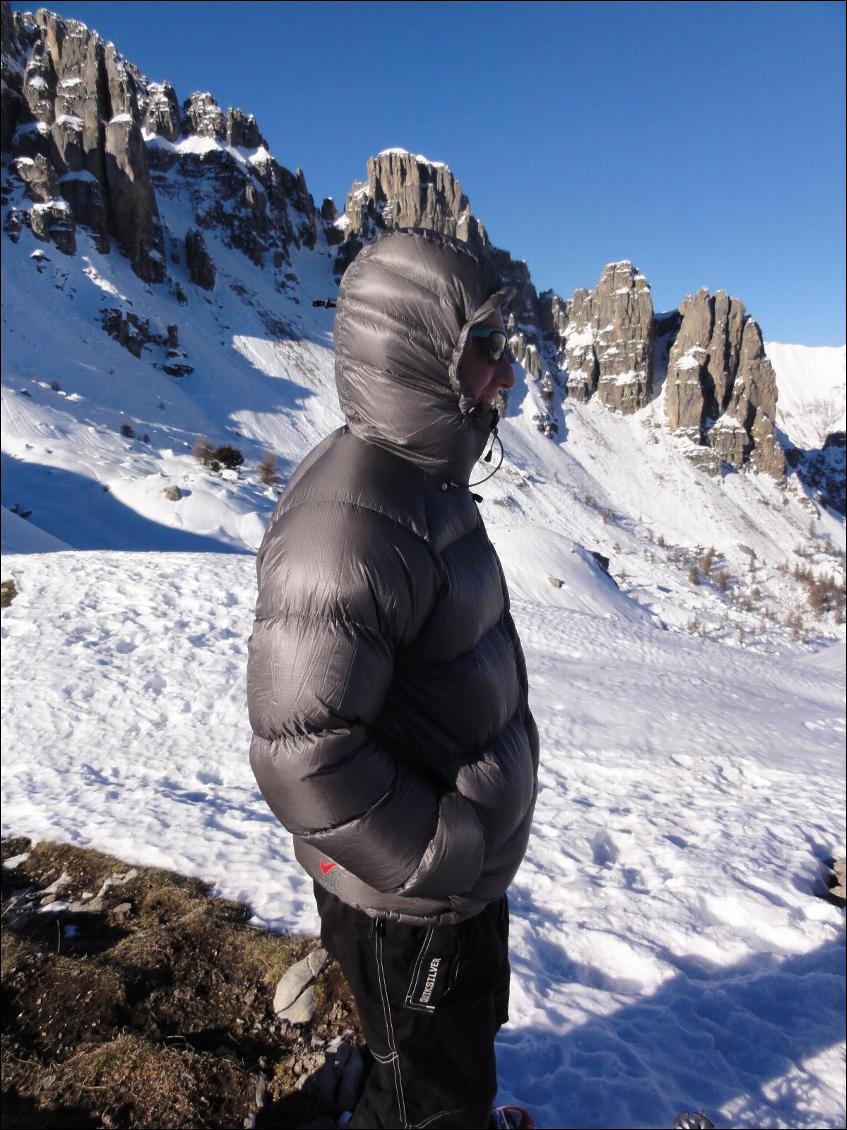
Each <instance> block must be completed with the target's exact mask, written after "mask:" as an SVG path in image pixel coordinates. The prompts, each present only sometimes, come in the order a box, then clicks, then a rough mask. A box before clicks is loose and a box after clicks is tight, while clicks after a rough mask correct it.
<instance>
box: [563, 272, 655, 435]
mask: <svg viewBox="0 0 847 1130" xmlns="http://www.w3.org/2000/svg"><path fill="white" fill-rule="evenodd" d="M562 315H564V327H563V329H561V328H560V330H559V332H560V334H561V336H562V340H563V352H564V357H563V360H564V368H565V369H566V370H567V373H568V395H569V396H571V397H573V399H575V400H581V401H585V400H588V399H589V397H590V396H592V395H593V393H595V392H596V393H597V398H598V400H600V402H601V403H602V404H605V405H606V407H608V408H614V409H616V410H617V411H619V412H625V413H631V412H636V411H638V409H639V408H643V407H644V406H645V405H646V404H647V402H648V400H649V399H650V394H651V390H652V383H653V343H654V337H655V329H654V323H653V301H652V298H651V295H650V284H649V283H648V282H647V279H646V278H645V277H644V275H642V274H641V272H640V271H638V269H637V268H635V267H633V265H632V263H630V262H628V261H624V262H622V263H610V264H609V265H608V266H607V267H606V268H605V269H604V270H603V273H602V275H601V276H600V282H599V283H598V284H597V287H596V289H595V290H593V291H589V290H577V291H575V292H574V295H573V297H572V298H571V300H570V302H569V303H567V304H566V305H565V306H564V307H563V308H562V310H561V312H560V313H559V315H558V317H557V319H556V321H557V322H558V323H559V325H560V326H561V323H562V320H563V319H562Z"/></svg>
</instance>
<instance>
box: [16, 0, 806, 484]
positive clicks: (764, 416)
mask: <svg viewBox="0 0 847 1130" xmlns="http://www.w3.org/2000/svg"><path fill="white" fill-rule="evenodd" d="M2 43H3V46H2V77H3V85H2V109H3V133H2V144H3V150H4V164H7V165H8V167H9V169H10V171H11V173H12V177H13V179H12V180H11V181H4V190H3V191H4V202H5V203H8V204H9V205H10V206H9V208H8V210H7V215H6V221H5V224H6V233H7V235H8V237H9V238H11V239H16V238H18V237H19V233H20V231H21V229H22V227H24V226H26V227H29V228H30V229H31V231H32V232H33V234H34V235H35V236H36V237H37V238H39V239H42V240H47V241H51V242H52V243H54V244H55V245H56V247H57V248H58V249H59V250H61V251H63V252H64V253H66V254H69V255H70V254H73V253H74V252H75V249H76V243H77V238H76V232H77V228H78V227H79V226H83V227H85V228H87V229H88V230H89V231H90V232H91V233H92V234H93V236H94V238H95V240H96V244H97V247H98V248H99V249H101V250H103V251H106V250H108V248H109V247H110V246H111V245H115V246H116V248H117V249H118V251H120V252H121V253H123V254H124V255H126V256H127V257H128V258H129V259H130V261H131V262H132V265H133V268H134V270H135V271H136V273H137V274H138V275H139V276H140V277H141V278H142V279H144V280H145V281H147V282H151V283H160V282H163V281H165V282H168V285H170V286H171V288H172V289H174V284H173V280H172V279H171V280H169V279H168V271H169V270H171V271H173V270H174V269H175V267H176V266H177V265H179V266H180V269H182V265H183V264H184V274H183V275H182V278H183V281H186V280H187V282H188V283H189V284H193V286H196V287H198V288H200V289H202V290H204V291H213V290H214V289H215V287H216V285H217V279H218V275H219V272H218V270H217V268H216V264H215V262H214V258H213V255H212V254H211V252H210V250H209V246H210V243H209V240H208V235H209V233H210V232H214V233H216V237H217V238H218V239H222V241H223V242H224V244H226V245H228V246H230V247H233V248H236V249H237V250H239V251H240V252H242V253H243V254H244V255H245V256H247V257H248V258H249V259H250V261H251V262H253V263H254V264H256V265H257V266H259V267H262V268H268V269H271V270H272V271H273V272H274V273H275V276H274V277H275V282H276V285H277V287H278V288H279V289H280V290H285V289H289V290H290V291H291V292H292V293H294V291H296V288H297V285H298V281H297V278H296V276H295V275H294V274H292V273H291V272H290V270H287V268H288V267H289V265H290V249H291V248H293V247H306V248H313V247H314V246H315V245H316V242H317V240H318V237H319V234H322V237H323V238H325V240H326V243H328V244H330V245H332V246H334V247H335V248H336V250H335V252H334V254H335V273H336V277H337V278H339V279H340V276H341V274H342V273H343V271H344V270H345V269H346V267H347V265H348V264H349V263H350V262H351V261H352V259H353V258H354V257H355V255H356V254H357V253H358V251H359V250H360V248H361V247H362V245H363V243H364V242H365V241H367V240H368V239H371V238H373V237H374V236H375V235H376V234H378V233H379V232H381V231H386V230H389V229H391V228H395V227H423V228H429V229H434V230H437V231H440V232H443V233H445V234H447V235H450V236H454V237H457V238H459V239H463V240H466V241H467V242H468V243H469V244H471V245H472V246H475V247H479V248H485V249H486V250H487V252H488V253H489V254H490V255H492V256H493V257H494V258H495V260H496V262H497V265H498V268H499V270H500V274H501V276H502V277H503V279H504V280H505V281H507V282H508V283H509V284H510V285H511V286H512V287H513V289H514V300H513V302H512V306H511V314H510V317H509V329H510V332H511V346H512V351H513V354H514V356H515V359H516V360H517V361H518V362H519V363H520V364H521V365H522V366H523V367H524V368H525V369H526V371H527V373H528V375H529V377H530V378H531V380H532V382H533V395H534V397H535V398H536V411H535V413H534V416H533V419H534V420H535V422H536V426H537V427H538V428H539V430H541V431H542V432H544V433H545V434H546V435H548V436H550V437H554V436H557V435H560V434H561V430H560V426H559V425H560V420H561V408H562V403H563V400H564V399H565V398H570V399H571V400H574V401H580V402H585V401H588V400H591V399H595V400H596V401H597V402H598V403H599V404H602V405H603V406H605V407H606V408H608V409H610V410H613V411H616V412H620V413H624V414H632V413H636V412H639V411H641V410H642V409H645V408H646V407H648V405H650V404H651V402H652V401H653V400H654V399H656V397H657V396H658V395H659V394H660V393H661V394H662V395H663V397H664V404H665V406H666V413H667V425H668V427H669V428H670V429H671V430H672V431H674V432H676V433H677V434H678V435H679V436H680V437H681V438H683V439H687V440H688V441H690V450H691V456H692V459H693V461H694V462H696V463H697V465H699V466H700V467H701V468H702V469H703V470H705V471H707V472H709V473H712V474H714V473H717V472H719V470H720V468H721V466H729V467H733V468H736V469H739V468H742V467H745V466H751V467H753V468H755V469H757V470H759V471H763V472H765V473H767V474H769V475H771V476H773V477H774V478H776V479H781V478H782V477H783V475H784V471H785V459H784V453H783V449H782V447H781V445H780V442H779V439H778V437H777V433H776V429H775V426H774V421H775V418H776V383H775V379H774V374H773V370H772V369H771V366H770V363H769V362H768V360H767V357H766V356H765V352H764V347H763V344H762V337H761V333H760V331H759V327H758V325H757V324H756V322H755V321H754V320H753V319H752V318H751V317H749V315H747V313H746V311H745V309H744V306H743V305H742V304H741V303H740V302H739V301H738V300H737V299H735V298H731V297H729V296H728V295H726V294H724V293H723V292H721V291H718V292H717V293H716V294H714V295H712V294H710V293H709V292H708V291H705V290H703V291H700V292H699V293H698V294H696V295H695V296H693V297H689V298H687V299H686V300H685V302H684V303H683V305H682V306H681V307H680V310H679V311H678V312H677V311H672V312H671V313H670V314H667V315H659V316H657V315H655V314H654V311H653V304H652V297H651V292H650V285H649V283H648V281H647V279H646V278H645V276H644V275H643V274H642V273H641V272H640V271H638V269H637V268H636V267H634V266H633V264H632V263H631V262H629V261H622V262H618V263H611V264H609V265H608V266H606V267H605V268H604V269H603V271H602V273H601V276H600V279H599V282H598V284H597V286H596V287H595V288H594V289H593V290H588V289H578V290H576V291H575V292H574V294H573V295H572V296H571V297H570V298H564V297H561V296H559V295H557V294H555V293H553V292H552V291H547V292H544V293H543V294H540V295H539V294H538V293H537V291H536V289H535V287H534V285H533V282H532V278H531V276H530V272H529V270H528V268H527V265H526V263H524V262H520V261H516V260H514V259H512V257H511V255H510V254H509V253H508V251H506V250H503V249H500V248H496V247H494V246H493V245H492V244H491V241H490V239H489V236H488V233H487V232H486V229H485V227H484V226H483V224H482V223H481V222H480V220H479V218H478V217H476V216H475V215H474V214H473V212H472V209H471V205H470V202H469V200H468V198H467V196H466V195H465V193H464V192H463V191H462V187H461V185H460V183H459V181H458V179H457V178H456V177H455V175H454V174H453V172H452V171H451V170H450V169H449V168H448V167H447V166H446V165H445V164H443V163H441V162H437V161H430V160H428V159H427V158H425V157H422V156H419V155H415V154H413V153H410V152H407V151H406V150H402V149H388V150H385V151H383V152H381V153H379V154H377V155H376V156H374V157H371V158H369V159H368V162H367V168H366V177H365V180H363V181H361V182H356V183H354V184H353V187H352V189H351V191H350V192H349V194H348V195H347V198H346V200H345V204H344V209H343V212H342V213H341V215H339V214H338V211H337V209H336V207H335V204H334V202H333V201H332V200H331V199H326V200H324V202H323V204H322V206H321V208H320V210H317V209H316V208H315V204H314V201H313V199H312V197H311V195H310V194H309V191H308V189H307V186H306V181H305V178H304V175H303V172H302V170H300V169H297V170H296V171H295V172H291V171H290V170H289V169H287V168H285V167H284V166H283V165H281V164H279V163H278V162H277V161H276V160H275V159H274V158H273V157H272V156H271V154H270V153H269V151H268V146H267V143H266V141H265V139H264V137H263V135H262V133H261V131H260V129H259V126H258V124H257V122H256V119H255V118H254V117H253V115H252V114H247V113H245V112H243V111H242V110H239V109H233V108H229V109H227V110H224V109H223V108H222V107H221V106H220V105H219V104H218V103H217V102H216V100H215V98H214V97H213V95H212V94H210V93H208V92H195V93H192V94H190V95H189V96H188V97H187V98H186V99H185V100H184V101H183V102H182V103H180V100H179V98H178V97H177V93H176V91H175V90H174V88H173V86H172V85H171V84H170V83H168V82H151V81H150V80H149V79H148V78H146V77H145V76H144V75H142V74H141V73H140V72H139V70H138V69H137V68H136V67H134V66H133V65H132V64H131V63H129V62H128V61H127V60H126V59H125V58H124V57H123V56H122V55H120V54H119V52H118V51H117V50H116V49H115V47H114V45H113V44H111V43H105V42H104V41H103V40H102V39H101V38H100V37H99V36H98V35H97V34H96V33H94V32H91V31H89V30H88V28H86V27H85V26H84V25H83V24H81V23H79V22H78V21H75V20H65V19H61V18H59V17H58V16H55V15H53V14H51V13H50V12H47V11H44V10H39V11H38V12H37V13H35V14H34V15H32V14H28V13H27V14H20V13H14V14H13V13H12V12H11V10H10V7H9V5H8V3H5V2H4V3H3V4H2ZM174 177H176V178H177V179H178V180H179V183H180V186H181V189H180V190H181V191H182V192H184V193H187V194H188V196H189V198H190V202H191V206H192V209H193V216H191V218H190V223H189V225H188V226H187V227H185V228H184V229H183V230H179V231H171V230H169V229H168V228H167V227H166V226H165V225H164V224H163V223H162V220H161V218H160V209H159V202H160V200H162V199H163V195H162V194H165V195H167V194H169V193H170V192H172V191H173V178H174ZM204 231H205V232H206V233H207V237H206V238H204V234H203V233H204ZM324 247H325V244H324ZM175 289H176V291H177V292H178V297H179V298H180V301H181V302H182V301H183V300H185V301H187V300H188V299H187V297H186V295H185V294H184V292H183V291H182V289H181V288H180V287H179V286H178V285H177V286H176V288H175ZM125 315H126V312H125V311H124V312H123V315H122V316H125ZM665 369H667V378H666V379H665ZM798 465H799V464H798Z"/></svg>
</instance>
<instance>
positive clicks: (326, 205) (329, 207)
mask: <svg viewBox="0 0 847 1130" xmlns="http://www.w3.org/2000/svg"><path fill="white" fill-rule="evenodd" d="M321 219H322V220H323V222H324V223H325V224H334V223H335V221H336V220H337V219H338V209H337V208H336V206H335V201H334V200H333V199H332V197H331V196H325V197H324V202H323V204H321Z"/></svg>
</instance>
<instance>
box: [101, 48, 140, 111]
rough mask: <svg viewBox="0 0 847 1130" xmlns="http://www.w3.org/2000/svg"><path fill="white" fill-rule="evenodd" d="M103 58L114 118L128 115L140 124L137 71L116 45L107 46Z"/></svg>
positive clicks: (110, 105)
mask: <svg viewBox="0 0 847 1130" xmlns="http://www.w3.org/2000/svg"><path fill="white" fill-rule="evenodd" d="M103 57H104V63H105V67H106V82H107V83H108V89H109V107H110V109H111V112H112V117H113V118H117V117H122V116H123V115H124V114H127V115H128V116H129V117H130V118H132V120H133V121H134V122H140V121H141V116H140V114H139V112H138V82H137V79H136V75H137V71H135V68H134V67H131V66H129V65H128V64H127V62H126V60H125V59H124V57H123V56H122V55H121V54H119V53H118V51H117V50H116V49H115V45H114V43H107V44H106V46H105V49H104V53H103Z"/></svg>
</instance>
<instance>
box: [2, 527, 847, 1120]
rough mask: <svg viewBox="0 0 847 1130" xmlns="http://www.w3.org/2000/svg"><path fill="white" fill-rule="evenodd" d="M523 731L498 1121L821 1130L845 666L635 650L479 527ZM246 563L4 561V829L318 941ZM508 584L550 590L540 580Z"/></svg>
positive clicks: (840, 814)
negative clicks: (266, 719) (521, 822)
mask: <svg viewBox="0 0 847 1130" xmlns="http://www.w3.org/2000/svg"><path fill="white" fill-rule="evenodd" d="M496 541H497V548H498V551H499V552H500V554H501V555H502V558H503V564H504V567H505V570H506V573H507V575H508V576H509V578H510V579H511V581H512V586H513V610H514V615H515V620H516V623H517V626H518V629H519V631H520V633H521V637H522V640H523V642H524V646H525V650H526V655H527V665H528V672H529V683H530V703H531V706H532V708H533V711H534V713H535V715H536V718H537V720H538V724H539V731H540V736H541V767H540V774H539V783H540V792H539V798H538V807H537V815H536V821H535V825H534V829H533V834H532V837H531V839H530V844H529V850H528V853H527V856H526V858H525V860H524V863H523V865H522V867H521V869H520V871H519V872H518V875H517V878H516V880H515V882H514V884H513V886H512V888H511V890H510V904H511V960H512V999H511V1006H510V1023H509V1024H508V1025H507V1026H506V1027H505V1028H504V1029H503V1030H502V1032H501V1033H500V1036H499V1037H498V1042H497V1061H498V1072H499V1078H500V1084H501V1096H500V1097H501V1100H502V1101H508V1100H510V1099H511V1100H517V1101H519V1102H521V1103H522V1104H524V1105H526V1106H528V1107H529V1108H530V1109H531V1110H532V1111H533V1112H534V1113H535V1115H536V1117H537V1119H538V1123H539V1125H541V1126H548V1127H557V1126H580V1127H598V1128H600V1127H605V1128H611V1127H631V1128H632V1127H644V1128H649V1127H662V1126H670V1125H671V1124H672V1122H673V1118H674V1115H675V1114H676V1113H677V1112H678V1111H679V1110H681V1109H684V1108H685V1107H688V1108H689V1109H691V1108H692V1107H696V1108H698V1109H701V1108H705V1109H706V1111H707V1112H708V1113H709V1114H710V1115H711V1117H712V1119H713V1121H714V1122H715V1123H716V1124H717V1125H718V1126H734V1127H761V1126H774V1127H837V1126H843V1125H844V1063H843V1051H842V1047H841V1045H840V1041H841V1040H842V1039H843V984H844V982H843V974H844V933H843V911H840V910H838V909H837V908H836V907H834V906H832V905H830V904H829V903H827V902H825V901H823V900H822V899H820V898H817V897H815V892H816V891H817V892H819V891H820V890H821V889H822V885H823V874H824V872H823V865H822V861H823V860H824V858H825V857H826V856H828V855H829V854H831V853H833V852H837V853H839V854H843V851H844V833H843V821H844V786H843V782H844V757H843V749H844V745H843V743H844V716H843V706H844V652H843V649H842V648H841V647H838V646H836V647H833V648H830V649H829V650H828V651H822V652H820V653H818V654H817V655H815V656H814V657H803V658H796V657H795V658H791V657H786V656H774V655H760V654H756V653H754V652H753V651H751V650H749V649H742V648H725V647H720V646H717V645H715V644H714V643H712V642H710V641H708V640H704V639H699V638H689V637H688V636H687V635H685V634H679V633H675V632H667V631H661V630H658V629H657V628H656V627H655V626H654V625H653V624H652V623H651V622H650V619H649V618H648V617H646V616H645V615H643V613H641V612H640V611H639V609H638V608H637V606H635V605H633V604H632V603H631V602H630V601H628V600H627V598H626V597H624V596H621V595H620V594H619V593H617V592H616V590H615V589H614V588H613V587H612V585H611V583H610V582H609V581H608V579H607V578H605V577H604V576H603V575H602V573H601V572H600V571H599V569H597V568H596V567H595V564H594V562H593V560H592V559H591V558H590V557H589V556H588V555H585V554H584V553H582V552H581V551H580V550H579V549H578V548H574V547H573V546H572V544H571V543H569V542H568V541H567V540H565V539H564V538H562V537H561V536H559V535H551V534H550V533H549V532H548V531H546V530H543V531H538V530H535V529H534V528H533V527H524V528H523V530H522V531H521V532H520V533H518V532H517V528H515V527H513V528H512V529H511V530H507V529H502V528H501V529H499V530H498V531H497V532H496ZM253 564H254V562H253V559H252V557H250V556H246V555H236V554H225V555H224V554H218V553H161V552H160V553H114V552H104V551H97V552H87V553H80V552H78V551H77V552H66V553H42V554H36V555H19V556H8V557H6V558H5V559H4V576H9V575H11V576H12V577H13V579H14V580H15V583H16V587H17V589H18V592H19V595H18V596H17V597H16V598H15V599H14V601H13V602H12V605H11V607H10V608H9V609H7V610H6V611H5V612H4V613H3V628H2V633H3V655H4V664H3V685H2V691H3V702H4V715H5V716H4V727H3V730H4V748H5V758H4V779H3V829H4V832H5V831H9V832H14V833H16V834H25V835H29V836H35V837H49V838H56V839H60V840H71V841H73V842H75V843H79V844H83V845H89V846H93V847H96V848H101V849H104V850H108V851H111V852H115V853H117V854H119V855H120V856H121V857H122V858H125V859H127V860H130V861H136V862H139V863H144V864H151V865H154V866H164V867H171V868H176V869H178V870H180V871H183V872H188V873H190V874H195V875H199V876H202V877H203V878H204V879H207V880H211V881H213V882H214V883H215V884H216V885H217V888H218V890H219V891H220V892H222V893H223V894H225V895H227V896H231V897H233V898H239V899H244V900H246V901H248V902H250V904H251V905H252V907H253V908H254V911H255V913H256V915H257V916H258V918H259V919H261V920H262V921H263V922H268V923H272V924H275V925H277V926H280V927H285V928H289V929H294V930H307V931H315V930H316V929H317V926H318V922H317V917H316V913H315V904H314V898H313V896H312V889H311V880H309V879H308V878H307V876H306V875H305V873H304V872H303V871H302V870H301V869H300V867H299V866H298V865H297V863H296V861H295V860H294V857H293V853H292V850H291V843H290V838H289V836H288V835H287V834H286V833H285V832H284V831H283V829H282V828H281V827H280V826H279V825H278V824H277V823H276V821H275V820H274V818H273V816H272V815H271V814H270V813H269V812H268V810H267V807H266V806H265V805H264V803H263V802H262V800H261V798H260V796H259V795H258V791H257V789H256V786H255V781H254V780H253V777H252V774H251V772H250V768H249V764H248V759H247V749H248V746H249V738H250V730H249V723H248V720H247V712H246V705H245V694H246V692H245V681H244V680H245V668H246V649H247V636H248V634H249V632H250V627H251V622H252V614H253V585H254V570H253ZM536 564H537V566H538V567H539V568H540V569H543V570H544V571H549V572H550V574H551V575H554V576H556V577H557V578H558V579H559V580H560V581H561V582H563V584H562V587H554V586H552V585H550V584H549V583H548V582H547V581H546V577H542V578H541V579H539V577H538V571H537V569H536V567H535V566H536Z"/></svg>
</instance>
